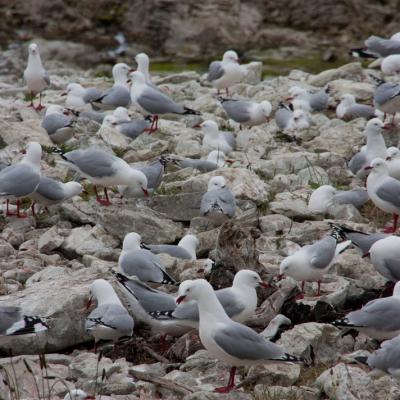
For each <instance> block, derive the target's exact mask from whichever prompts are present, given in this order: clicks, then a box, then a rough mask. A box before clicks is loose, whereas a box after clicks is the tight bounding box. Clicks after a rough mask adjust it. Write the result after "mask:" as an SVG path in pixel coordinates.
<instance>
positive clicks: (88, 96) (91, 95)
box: [83, 88, 103, 103]
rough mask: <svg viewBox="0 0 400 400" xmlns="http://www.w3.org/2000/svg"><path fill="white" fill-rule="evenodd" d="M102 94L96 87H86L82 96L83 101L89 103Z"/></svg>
mask: <svg viewBox="0 0 400 400" xmlns="http://www.w3.org/2000/svg"><path fill="white" fill-rule="evenodd" d="M102 95H103V93H102V92H101V91H100V90H98V89H96V88H87V89H86V91H85V95H84V96H83V101H84V102H85V103H91V102H92V101H95V100H97V99H99V98H100V97H101V96H102Z"/></svg>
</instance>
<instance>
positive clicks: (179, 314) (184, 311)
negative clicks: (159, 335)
mask: <svg viewBox="0 0 400 400" xmlns="http://www.w3.org/2000/svg"><path fill="white" fill-rule="evenodd" d="M172 316H173V317H174V318H176V319H188V320H190V321H199V307H198V306H197V302H196V301H191V302H189V303H184V304H179V306H177V307H176V308H175V311H174V312H173V313H172Z"/></svg>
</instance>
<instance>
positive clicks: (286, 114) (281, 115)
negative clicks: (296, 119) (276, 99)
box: [275, 102, 294, 131]
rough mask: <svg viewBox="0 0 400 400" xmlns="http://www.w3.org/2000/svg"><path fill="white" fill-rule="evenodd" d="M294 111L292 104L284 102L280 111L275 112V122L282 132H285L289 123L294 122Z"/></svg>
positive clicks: (279, 108) (280, 105)
mask: <svg viewBox="0 0 400 400" xmlns="http://www.w3.org/2000/svg"><path fill="white" fill-rule="evenodd" d="M293 111H294V109H293V104H292V103H289V104H288V105H286V104H285V103H282V102H280V103H279V105H278V109H277V110H276V112H275V122H276V125H278V128H279V129H280V130H281V131H284V130H285V129H286V128H287V127H288V125H289V122H290V121H291V120H292V116H293Z"/></svg>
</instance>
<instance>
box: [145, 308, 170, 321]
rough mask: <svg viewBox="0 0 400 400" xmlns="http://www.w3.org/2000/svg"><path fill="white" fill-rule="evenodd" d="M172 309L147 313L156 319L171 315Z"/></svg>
mask: <svg viewBox="0 0 400 400" xmlns="http://www.w3.org/2000/svg"><path fill="white" fill-rule="evenodd" d="M173 312H174V310H168V311H150V312H149V313H148V314H149V315H150V316H151V317H153V318H155V319H158V318H160V317H172V313H173Z"/></svg>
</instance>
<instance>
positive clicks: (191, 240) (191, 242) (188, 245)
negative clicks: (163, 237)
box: [178, 234, 199, 260]
mask: <svg viewBox="0 0 400 400" xmlns="http://www.w3.org/2000/svg"><path fill="white" fill-rule="evenodd" d="M198 244H199V240H198V239H197V237H196V236H195V235H191V234H189V235H185V236H184V237H183V238H182V239H181V240H180V241H179V243H178V246H180V247H182V248H184V249H185V250H187V251H188V252H189V253H190V254H191V256H192V259H193V260H195V259H196V248H197V245H198Z"/></svg>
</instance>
